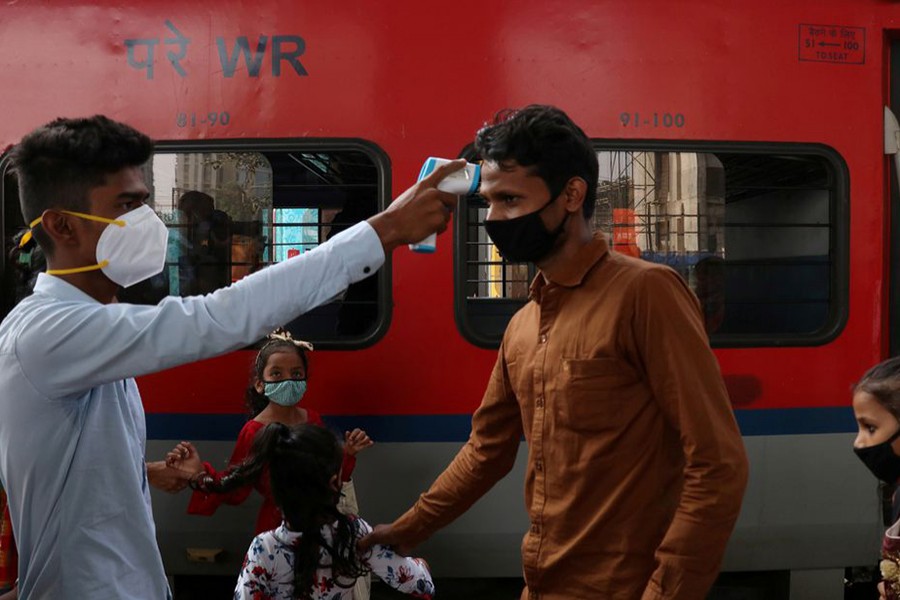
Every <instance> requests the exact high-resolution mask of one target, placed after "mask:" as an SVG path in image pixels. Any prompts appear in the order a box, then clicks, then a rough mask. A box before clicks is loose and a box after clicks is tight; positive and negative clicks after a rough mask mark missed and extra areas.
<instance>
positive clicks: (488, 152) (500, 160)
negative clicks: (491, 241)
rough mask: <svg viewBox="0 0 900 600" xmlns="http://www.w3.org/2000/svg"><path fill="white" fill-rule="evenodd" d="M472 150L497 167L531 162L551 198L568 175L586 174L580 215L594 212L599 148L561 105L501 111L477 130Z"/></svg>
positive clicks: (560, 191) (559, 190)
mask: <svg viewBox="0 0 900 600" xmlns="http://www.w3.org/2000/svg"><path fill="white" fill-rule="evenodd" d="M475 151H476V152H477V153H478V154H479V155H480V156H481V158H482V160H487V161H491V162H495V163H497V164H498V165H499V166H500V167H501V168H503V167H504V165H505V163H508V162H509V161H515V162H516V163H518V164H519V165H521V166H523V167H526V168H530V169H531V171H532V172H533V174H535V175H537V176H538V177H540V178H541V179H543V180H544V183H545V184H546V185H547V188H548V189H549V190H550V197H551V198H553V199H555V198H556V197H557V196H559V195H560V194H561V193H562V191H563V189H565V187H566V183H568V181H569V180H570V179H571V178H573V177H580V178H582V179H584V181H585V183H587V192H586V194H585V197H584V205H583V207H582V208H583V211H584V217H585V219H590V218H591V215H593V214H594V204H595V203H596V200H597V179H598V177H599V172H600V165H599V163H598V162H597V152H596V151H595V150H594V146H593V145H592V144H591V140H590V139H588V137H587V135H585V133H584V131H582V129H581V128H580V127H578V125H576V124H575V123H574V122H573V121H572V119H570V118H569V116H568V115H566V113H564V112H563V111H561V110H560V109H558V108H556V107H554V106H544V105H540V104H532V105H530V106H526V107H525V108H523V109H520V110H511V109H507V110H503V111H500V112H498V113H497V114H496V115H495V116H494V122H493V123H491V124H485V126H484V127H482V128H481V129H480V130H479V131H478V133H477V134H475Z"/></svg>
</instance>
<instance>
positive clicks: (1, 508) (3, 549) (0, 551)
mask: <svg viewBox="0 0 900 600" xmlns="http://www.w3.org/2000/svg"><path fill="white" fill-rule="evenodd" d="M18 559H19V554H18V552H17V551H16V541H15V540H14V539H13V533H12V521H11V520H10V518H9V507H8V506H7V504H6V492H4V491H3V489H2V488H0V590H5V589H7V588H11V587H12V586H13V584H14V583H15V582H16V578H17V577H18V569H19V560H18Z"/></svg>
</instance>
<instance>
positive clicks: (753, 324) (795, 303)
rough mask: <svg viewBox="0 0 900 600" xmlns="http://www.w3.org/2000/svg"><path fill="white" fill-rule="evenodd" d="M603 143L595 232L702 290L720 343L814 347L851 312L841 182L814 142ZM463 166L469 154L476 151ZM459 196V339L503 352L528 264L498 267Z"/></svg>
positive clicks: (469, 203) (835, 161) (475, 205)
mask: <svg viewBox="0 0 900 600" xmlns="http://www.w3.org/2000/svg"><path fill="white" fill-rule="evenodd" d="M642 145H643V147H640V146H638V145H637V143H635V144H631V143H623V142H619V143H617V144H616V146H618V147H606V146H607V145H606V144H600V143H598V150H597V157H598V159H599V162H600V181H599V182H598V190H597V198H596V206H595V211H594V216H593V219H592V224H593V227H594V229H595V230H599V231H602V232H603V233H604V234H605V235H606V236H607V239H608V240H609V242H610V246H611V248H612V249H613V250H614V251H617V252H620V253H624V254H628V255H630V256H635V257H639V258H642V259H644V260H649V261H653V262H658V263H663V264H667V265H669V266H671V267H672V268H673V269H675V270H676V271H678V272H679V273H680V274H681V275H682V276H683V277H684V279H685V280H686V281H687V282H688V283H689V285H690V286H691V288H692V289H693V290H694V292H695V293H696V294H697V296H698V298H699V299H700V301H701V305H702V308H703V313H704V319H705V325H706V328H707V332H708V333H709V335H710V339H711V341H712V343H713V345H715V346H720V347H721V346H767V345H814V344H821V343H825V342H826V341H828V340H829V339H832V338H833V337H834V336H835V335H836V334H837V332H838V330H839V329H840V327H841V326H842V324H843V320H844V319H845V313H846V308H847V285H848V284H847V268H846V264H847V256H848V248H847V242H846V240H847V231H846V225H847V218H846V215H847V209H848V200H847V175H846V166H845V164H844V162H843V160H842V159H841V158H840V157H839V156H838V155H837V154H836V153H835V152H834V151H832V150H830V149H828V148H824V147H821V146H811V145H793V144H792V145H769V144H767V145H760V144H756V145H748V144H743V145H733V144H730V145H728V146H724V145H723V146H721V147H717V146H716V145H713V144H703V145H702V147H701V145H699V144H698V148H696V149H693V148H691V149H685V144H683V143H682V144H678V145H677V146H676V145H674V144H672V145H667V144H659V146H658V147H651V148H648V147H647V143H646V142H644V143H642ZM466 157H467V158H469V159H470V160H472V159H474V158H476V157H474V156H473V155H472V154H471V153H469V154H468V155H467V156H466ZM486 212H487V209H486V208H485V207H484V206H483V205H481V204H480V203H479V202H478V201H477V198H475V197H470V198H466V199H465V200H464V202H463V204H462V210H461V211H460V216H461V218H460V219H458V222H457V223H456V225H455V235H456V240H457V252H458V255H457V260H456V274H455V275H456V281H457V285H456V294H457V301H456V310H457V322H458V324H459V326H460V329H461V331H462V332H463V334H464V335H465V336H466V337H467V338H468V339H469V340H470V341H472V342H473V343H475V344H478V345H480V346H485V347H496V346H497V345H499V342H500V339H501V337H502V335H503V331H504V330H505V328H506V325H507V323H508V322H509V319H510V318H511V317H512V314H513V313H514V312H515V311H516V310H518V308H519V307H521V306H522V305H524V304H525V302H526V301H527V297H528V288H529V285H530V281H531V279H532V278H533V277H534V275H535V267H534V266H533V265H528V264H513V263H508V262H506V261H504V260H503V259H502V258H501V257H500V255H499V254H498V253H497V250H496V248H495V247H494V246H493V244H491V242H490V239H489V238H488V236H487V234H486V233H485V231H484V227H483V226H482V224H481V223H482V222H483V220H484V218H485V214H486Z"/></svg>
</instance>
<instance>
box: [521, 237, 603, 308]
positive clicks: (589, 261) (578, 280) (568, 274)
mask: <svg viewBox="0 0 900 600" xmlns="http://www.w3.org/2000/svg"><path fill="white" fill-rule="evenodd" d="M608 253H609V246H608V245H607V243H606V238H605V237H604V236H603V234H602V233H599V232H597V233H595V234H594V239H592V240H591V241H590V243H589V244H588V245H587V246H585V247H584V248H583V249H582V250H581V251H580V252H579V253H578V255H577V256H576V257H575V259H574V260H570V261H568V262H566V263H564V264H563V265H561V267H560V269H559V270H558V272H557V273H555V274H554V275H553V277H550V276H549V275H546V274H544V273H543V272H538V274H537V276H535V278H534V279H533V280H532V282H531V287H530V288H529V292H528V299H529V300H534V301H535V302H538V303H540V301H541V290H542V289H543V288H544V286H545V285H547V280H549V281H550V282H551V283H554V284H556V285H561V286H564V287H577V286H579V285H581V284H582V283H583V282H584V278H585V276H587V274H588V271H590V270H591V269H592V268H594V265H596V264H597V263H599V262H600V261H601V260H603V258H604V257H605V256H606V255H607V254H608Z"/></svg>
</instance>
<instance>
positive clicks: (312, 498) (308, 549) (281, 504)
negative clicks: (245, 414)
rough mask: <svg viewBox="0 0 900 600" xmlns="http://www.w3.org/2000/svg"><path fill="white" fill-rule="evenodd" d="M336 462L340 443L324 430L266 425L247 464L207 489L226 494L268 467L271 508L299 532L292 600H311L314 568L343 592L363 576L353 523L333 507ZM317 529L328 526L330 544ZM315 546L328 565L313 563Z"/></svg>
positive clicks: (336, 496)
mask: <svg viewBox="0 0 900 600" xmlns="http://www.w3.org/2000/svg"><path fill="white" fill-rule="evenodd" d="M342 460H343V450H342V448H341V444H340V442H339V441H338V439H337V437H335V435H334V434H333V433H332V432H330V431H328V430H327V429H325V428H322V427H317V426H315V425H309V424H303V425H295V426H292V427H288V426H287V425H282V424H281V423H271V424H269V425H266V427H265V428H264V429H263V430H262V431H260V432H259V433H258V434H257V436H256V438H255V439H254V440H253V446H252V448H251V450H250V455H249V457H248V458H247V460H245V461H244V462H243V463H241V464H240V465H238V466H237V467H235V468H234V469H233V470H232V471H231V472H230V473H229V474H228V475H226V476H225V477H223V478H222V479H220V480H219V481H218V482H213V483H211V484H209V485H208V486H207V488H208V489H209V491H212V492H218V493H227V492H230V491H232V490H235V489H237V488H240V487H243V486H245V485H247V484H248V483H251V482H254V481H256V480H257V478H259V476H260V475H261V474H262V473H263V471H264V470H265V469H266V468H268V469H269V478H270V482H271V487H272V495H273V497H274V499H275V504H276V505H277V506H278V508H280V509H281V512H282V513H283V514H284V519H285V521H286V522H287V526H288V528H289V529H290V530H291V531H295V532H299V533H301V534H302V535H301V536H300V539H299V540H297V542H296V545H295V546H294V549H293V550H294V598H299V599H301V600H307V599H309V598H311V597H312V596H311V593H312V590H313V586H314V585H315V581H316V569H318V568H330V569H331V571H332V573H333V575H334V579H335V584H336V585H338V586H339V587H346V588H349V587H351V586H352V585H353V582H354V581H355V580H356V579H357V578H359V577H362V576H363V575H365V574H366V573H368V572H369V568H368V567H367V566H366V565H365V564H364V563H363V562H362V561H361V560H360V558H359V555H358V553H357V550H356V536H355V534H354V525H353V522H352V521H351V520H350V518H349V517H347V516H346V515H343V514H341V513H340V512H338V509H337V503H338V499H339V497H340V491H338V490H335V489H334V487H333V484H332V482H333V478H334V477H335V476H336V475H337V474H338V472H339V471H340V468H341V461H342ZM323 525H329V526H332V528H333V529H332V541H331V543H330V544H329V543H328V542H327V541H326V539H325V537H324V536H323V535H322V527H323ZM320 548H324V549H325V551H326V552H327V553H328V555H329V556H330V557H331V564H330V565H323V564H322V563H320V562H319V550H320Z"/></svg>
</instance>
